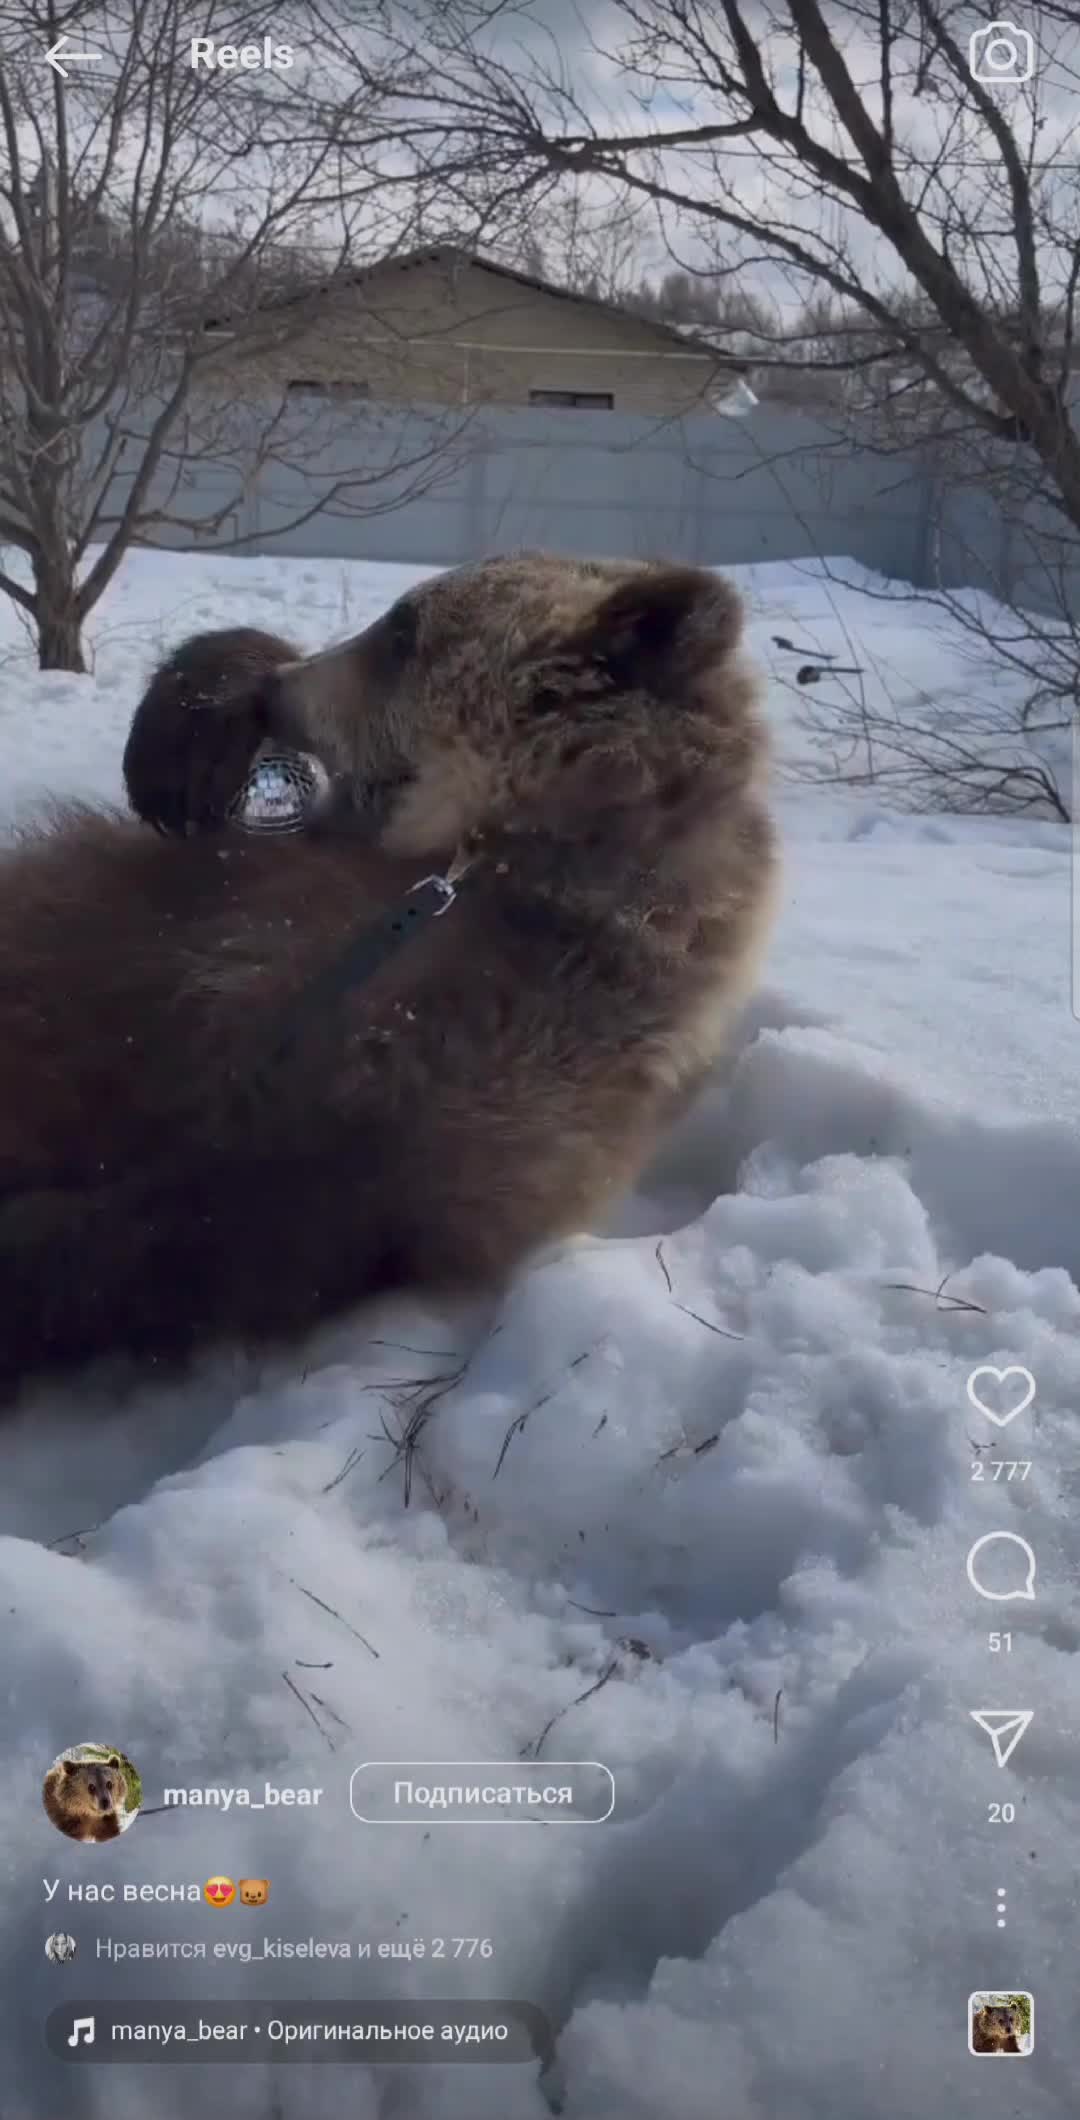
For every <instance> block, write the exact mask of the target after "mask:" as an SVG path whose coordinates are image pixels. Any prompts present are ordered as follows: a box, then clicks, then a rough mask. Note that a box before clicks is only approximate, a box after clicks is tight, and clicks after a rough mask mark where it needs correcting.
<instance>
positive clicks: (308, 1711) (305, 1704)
mask: <svg viewBox="0 0 1080 2120" xmlns="http://www.w3.org/2000/svg"><path fill="white" fill-rule="evenodd" d="M281 1676H282V1678H283V1679H284V1680H285V1684H286V1685H287V1686H288V1689H289V1691H290V1693H295V1695H296V1698H297V1700H298V1701H299V1703H300V1706H301V1707H302V1709H303V1711H304V1713H305V1715H310V1717H311V1720H312V1722H313V1723H314V1725H315V1728H316V1729H317V1731H318V1733H319V1736H320V1737H325V1739H326V1742H327V1744H328V1745H329V1747H330V1750H331V1752H336V1751H337V1746H336V1745H335V1743H334V1740H333V1738H332V1737H331V1735H330V1732H329V1730H324V1729H323V1726H322V1724H321V1722H320V1721H319V1718H318V1716H317V1715H316V1713H315V1710H314V1708H313V1707H312V1705H311V1702H310V1701H307V1700H305V1699H304V1696H303V1694H302V1693H301V1691H300V1688H299V1686H298V1685H296V1684H295V1683H294V1681H293V1680H292V1679H291V1678H290V1677H289V1674H288V1672H287V1671H283V1672H282V1674H281Z"/></svg>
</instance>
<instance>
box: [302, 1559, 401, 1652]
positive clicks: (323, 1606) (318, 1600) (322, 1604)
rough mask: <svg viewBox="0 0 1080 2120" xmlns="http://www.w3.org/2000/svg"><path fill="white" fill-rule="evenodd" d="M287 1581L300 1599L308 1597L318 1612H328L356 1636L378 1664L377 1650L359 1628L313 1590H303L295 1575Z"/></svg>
mask: <svg viewBox="0 0 1080 2120" xmlns="http://www.w3.org/2000/svg"><path fill="white" fill-rule="evenodd" d="M289 1581H290V1583H291V1584H292V1586H293V1589H294V1590H299V1592H300V1595H301V1597H310V1599H311V1602H312V1604H313V1605H318V1607H319V1610H320V1612H329V1614H330V1617H331V1619H337V1620H340V1621H341V1624H342V1626H343V1627H347V1628H348V1630H349V1633H350V1634H354V1635H355V1636H356V1639H357V1641H358V1642H362V1643H363V1645H364V1647H365V1649H366V1650H367V1651H368V1653H369V1655H371V1656H373V1657H374V1658H375V1661H376V1663H378V1661H379V1652H378V1650H377V1649H374V1648H372V1645H371V1643H370V1642H369V1641H368V1638H367V1636H366V1634H361V1632H360V1629H359V1627H354V1626H353V1624H352V1621H351V1620H347V1619H346V1618H345V1617H344V1614H343V1613H341V1612H338V1611H337V1610H336V1608H335V1607H334V1606H333V1605H328V1604H327V1602H326V1600H325V1598H322V1597H316V1595H315V1592H314V1590H305V1588H304V1585H303V1583H298V1582H297V1580H296V1577H295V1575H290V1577H289Z"/></svg>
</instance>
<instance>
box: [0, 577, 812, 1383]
mask: <svg viewBox="0 0 1080 2120" xmlns="http://www.w3.org/2000/svg"><path fill="white" fill-rule="evenodd" d="M740 632H741V612H740V606H739V602H738V599H737V597H736V595H735V592H734V591H733V590H732V588H731V587H730V586H729V584H727V583H726V582H725V581H723V580H722V579H720V578H718V577H717V576H715V575H713V574H711V573H706V572H704V571H699V570H697V569H695V568H690V567H682V566H665V565H661V564H645V563H641V562H598V561H597V562H594V561H585V560H576V559H564V558H556V557H554V556H547V555H542V554H524V555H515V556H511V557H506V558H498V559H493V560H488V561H484V562H481V563H478V564H477V565H474V566H471V567H467V568H462V569H460V570H457V571H455V572H451V573H448V574H444V575H441V576H438V577H436V578H434V579H431V580H428V581H426V582H425V583H423V585H422V586H420V587H418V588H415V589H413V590H411V591H410V592H409V593H408V595H406V596H404V597H402V598H401V599H400V601H399V602H398V603H397V604H395V605H394V606H393V607H392V609H391V610H390V611H388V612H387V613H386V615H385V616H384V617H382V618H380V619H379V620H377V621H376V623H375V624H374V625H372V626H370V627H369V628H368V629H367V631H366V632H364V633H361V634H360V635H359V636H357V638H355V639H353V640H350V641H348V642H346V643H345V644H344V645H343V646H341V647H339V648H335V649H332V650H330V651H329V652H327V653H326V654H323V655H318V656H314V657H311V658H308V659H305V660H301V661H298V662H291V663H288V664H284V663H282V662H281V661H280V660H278V661H277V662H276V663H275V667H274V669H273V670H271V671H270V672H267V671H266V670H265V669H264V670H263V671H262V672H261V673H260V674H259V675H258V676H257V678H256V679H255V681H254V682H253V683H252V684H251V686H250V687H249V688H248V689H247V690H246V691H245V690H243V689H242V688H238V687H236V686H228V687H226V688H225V690H224V692H223V694H222V696H221V698H220V700H219V703H218V705H217V706H216V708H215V709H214V710H213V711H205V712H201V713H194V714H193V713H190V712H188V711H186V710H185V709H184V707H183V705H182V703H177V701H176V699H175V696H174V698H173V703H172V705H171V706H170V705H169V702H168V701H167V700H166V706H165V710H164V711H163V712H162V714H161V716H160V717H159V718H158V721H157V728H156V739H155V740H152V741H151V740H149V739H148V742H147V745H146V748H145V751H144V752H143V754H142V756H141V758H140V763H139V770H138V785H137V790H136V793H137V798H138V804H139V808H140V810H141V812H142V814H143V816H144V817H148V818H150V819H152V820H154V821H155V822H157V823H158V824H159V825H160V826H162V827H163V828H165V830H166V832H167V833H168V835H169V836H165V837H161V836H154V835H152V834H150V833H147V832H145V831H144V830H143V829H142V827H141V826H139V825H137V824H135V823H134V822H132V821H129V820H124V819H123V818H121V817H119V816H115V815H103V814H98V813H94V812H92V811H90V810H78V809H75V810H72V809H69V810H67V811H66V812H62V813H59V814H57V815H56V816H55V817H54V819H53V821H52V824H51V827H50V828H48V829H42V830H40V831H39V832H38V833H37V834H36V835H35V836H31V837H28V838H25V839H24V840H23V841H22V842H21V843H19V844H17V845H16V846H15V847H13V848H12V849H10V850H9V851H7V852H6V854H5V855H4V856H3V857H2V858H0V1317H2V1318H3V1320H4V1329H3V1333H2V1334H0V1388H3V1389H4V1390H5V1391H6V1392H7V1393H8V1394H9V1395H10V1393H11V1392H12V1391H13V1390H14V1389H15V1388H16V1387H17V1386H18V1385H19V1384H20V1383H21V1382H23V1381H24V1380H26V1379H27V1378H30V1377H32V1376H36V1375H39V1374H41V1373H42V1372H46V1371H50V1370H62V1369H66V1368H70V1367H71V1366H73V1365H76V1364H80V1363H83V1362H85V1361H86V1360H87V1359H89V1358H91V1357H94V1356H98V1355H105V1354H111V1353H126V1354H133V1355H135V1356H137V1357H139V1358H140V1359H142V1360H150V1361H154V1362H160V1363H163V1364H164V1363H172V1362H175V1361H176V1360H178V1359H183V1358H185V1357H187V1356H189V1355H190V1354H191V1353H192V1352H193V1351H194V1350H196V1349H198V1348H201V1347H203V1346H206V1345H208V1344H211V1343H213V1342H215V1341H221V1340H231V1341H237V1340H239V1341H241V1342H248V1343H268V1342H273V1341H282V1340H287V1339H289V1338H292V1337H294V1336H296V1335H298V1334H301V1333H303V1332H305V1331H306V1330H308V1329H309V1328H311V1327H312V1326H314V1325H315V1324H316V1323H317V1322H318V1321H320V1320H321V1319H325V1318H328V1317H331V1316H333V1315H335V1314H336V1313H340V1312H342V1311H343V1310H345V1309H347V1308H349V1307H350V1306H352V1305H354V1304H355V1303H356V1302H358V1301H359V1300H360V1299H361V1298H362V1297H364V1296H365V1295H367V1294H370V1293H371V1292H373V1291H375V1290H381V1289H388V1288H400V1287H411V1288H416V1289H422V1290H427V1291H431V1292H438V1291H453V1290H463V1291H464V1290H471V1291H484V1292H490V1293H496V1292H497V1291H498V1290H499V1289H500V1288H501V1287H502V1286H503V1285H504V1284H505V1282H506V1280H507V1278H508V1277H509V1276H510V1275H511V1274H512V1273H513V1271H514V1269H515V1268H516V1267H517V1266H518V1265H519V1264H520V1263H521V1262H522V1260H523V1259H525V1258H526V1256H527V1255H528V1254H529V1253H530V1252H532V1251H533V1250H534V1249H536V1248H538V1247H540V1246H542V1245H544V1244H546V1243H548V1242H550V1241H551V1240H553V1239H557V1238H559V1237H561V1236H563V1235H565V1234H567V1233H569V1232H571V1231H576V1230H578V1229H580V1228H582V1227H583V1226H587V1225H588V1224H589V1222H590V1221H595V1219H596V1218H598V1217H602V1216H604V1215H605V1213H606V1212H607V1210H608V1208H609V1206H610V1205H611V1204H612V1203H613V1202H614V1200H615V1199H616V1198H617V1197H618V1195H619V1193H620V1192H621V1191H622V1190H623V1189H624V1188H625V1187H627V1186H628V1185H629V1184H630V1182H631V1181H632V1179H633V1178H634V1176H635V1174H636V1173H637V1172H638V1170H639V1169H640V1167H641V1166H642V1165H643V1163H644V1162H645V1160H646V1159H647V1157H648V1155H649V1154H650V1152H651V1150H652V1148H653V1146H654V1144H655V1141H656V1138H657V1135H658V1133H659V1132H660V1131H661V1130H662V1128H663V1126H664V1123H665V1120H666V1118H667V1115H668V1113H669V1112H670V1109H671V1104H672V1100H673V1098H676V1097H677V1096H679V1095H680V1094H681V1093H684V1092H685V1089H686V1086H687V1084H688V1083H692V1082H693V1081H694V1080H695V1079H697V1078H698V1077H699V1076H700V1075H701V1074H702V1072H703V1071H704V1070H705V1069H707V1067H708V1065H709V1064H710V1062H711V1060H712V1059H713V1057H714V1056H715V1055H716V1053H717V1051H718V1049H719V1047H720V1045H721V1043H722V1041H723V1038H724V1034H725V1031H726V1028H727V1026H728V1025H729V1024H730V1022H731V1019H732V1016H733V1015H734V1013H735V1012H736V1011H737V1009H738V1007H739V1004H740V1003H741V1001H742V1000H743V998H744V996H745V994H746V992H747V989H748V986H749V984H750V982H751V981H752V979H753V977H754V973H755V970H756V967H757V963H758V960H759V956H760V953H761V949H762V945H763V942H764V939H765V935H766V931H767V927H768V921H769V914H770V910H771V906H772V902H773V884H774V876H775V867H776V862H775V850H774V835H773V830H772V826H771V823H770V818H769V814H768V810H767V807H766V802H765V798H764V793H763V789H762V777H763V770H764V765H765V754H766V746H765V739H764V735H763V731H762V726H761V722H760V720H759V716H758V712H757V705H756V688H755V683H754V680H753V678H752V677H751V676H750V675H749V674H748V672H747V670H746V668H745V667H744V665H743V664H742V662H741V660H740V656H739V637H740ZM174 708H175V711H174ZM147 727H148V728H149V723H147ZM267 740H273V741H275V742H278V743H284V744H293V745H296V746H297V747H298V748H300V749H302V750H306V751H309V752H311V753H313V754H314V755H315V756H316V757H317V758H319V759H321V760H322V762H323V764H324V765H325V767H326V768H327V770H328V772H329V773H330V774H331V775H332V776H333V777H334V778H335V780H336V781H337V782H339V783H340V784H343V785H344V786H345V787H346V789H347V790H348V796H349V801H350V804H351V811H352V815H353V821H354V827H355V829H354V830H353V831H352V832H351V833H349V834H331V835H328V836H325V837H322V838H319V837H317V836H313V835H308V834H300V835H296V836H293V837H290V838H283V839H275V840H269V841H268V840H259V839H252V838H248V837H245V836H243V835H241V834H238V833H231V832H229V831H227V830H223V829H222V828H223V827H224V825H225V823H226V820H227V819H228V817H229V815H230V811H231V806H232V804H233V803H234V801H235V798H236V793H237V789H238V787H239V786H240V785H241V784H242V783H243V781H244V778H245V775H246V774H247V772H248V770H249V768H250V765H251V761H252V759H253V758H254V757H255V755H256V754H257V752H258V750H259V748H260V746H261V745H263V744H264V743H265V742H266V741H267ZM192 827H194V828H195V829H196V831H197V832H198V833H199V834H200V836H198V837H192V836H190V835H191V830H192ZM172 835H183V836H172ZM204 835H209V836H204ZM455 860H457V861H458V862H459V863H464V862H466V861H467V862H468V863H469V864H470V866H469V867H468V870H467V873H466V874H465V875H464V878H463V880H462V883H461V886H460V892H459V895H458V897H457V899H456V900H455V901H454V902H453V903H448V902H446V901H445V900H444V899H442V898H440V906H441V907H442V911H441V917H439V918H428V919H426V920H423V921H420V922H418V923H414V924H413V931H412V933H411V935H409V937H408V939H406V940H405V941H404V942H403V943H402V944H401V946H400V947H396V948H395V949H394V950H393V953H392V954H390V955H386V954H385V952H384V953H383V956H382V961H380V962H378V963H377V964H376V966H375V968H374V969H373V968H372V965H371V963H370V962H369V963H368V964H367V967H366V969H365V970H364V971H363V973H362V975H361V974H359V973H357V972H356V970H355V967H354V968H353V969H352V970H350V968H349V965H348V963H347V953H348V952H349V951H350V950H353V949H354V948H355V947H356V937H357V935H358V933H359V934H360V935H363V934H364V933H365V931H367V930H369V929H370V925H371V923H372V922H373V921H374V920H375V919H376V918H377V917H378V916H383V915H389V916H392V919H393V923H394V926H395V929H396V930H398V931H402V932H403V931H405V930H407V929H408V928H409V925H410V919H411V916H412V914H414V913H415V912H416V910H417V906H418V901H417V900H416V896H415V887H416V886H417V885H418V884H420V883H421V882H422V881H423V879H424V878H425V877H427V876H428V875H429V874H430V873H431V872H442V871H444V870H445V869H446V868H447V866H448V865H450V864H452V863H454V862H455ZM429 896H430V894H429Z"/></svg>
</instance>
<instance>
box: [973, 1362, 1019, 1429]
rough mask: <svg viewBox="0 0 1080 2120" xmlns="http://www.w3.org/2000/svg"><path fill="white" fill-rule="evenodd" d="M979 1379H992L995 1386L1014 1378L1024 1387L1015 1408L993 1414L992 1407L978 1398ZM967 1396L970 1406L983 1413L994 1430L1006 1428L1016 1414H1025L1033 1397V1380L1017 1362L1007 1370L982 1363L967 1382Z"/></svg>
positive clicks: (990, 1363)
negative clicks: (991, 1423) (992, 1424)
mask: <svg viewBox="0 0 1080 2120" xmlns="http://www.w3.org/2000/svg"><path fill="white" fill-rule="evenodd" d="M980 1377H993V1379H994V1382H995V1384H1006V1383H1007V1382H1008V1380H1009V1378H1010V1377H1015V1378H1016V1379H1017V1381H1018V1383H1022V1384H1023V1387H1024V1388H1023V1391H1022V1393H1021V1395H1020V1397H1019V1398H1018V1399H1017V1401H1016V1404H1015V1406H1009V1407H1008V1408H1007V1409H1006V1411H1005V1412H1004V1413H995V1411H994V1409H993V1407H992V1406H988V1405H987V1403H986V1400H985V1399H981V1398H980V1397H979V1389H978V1386H979V1378H980ZM967 1395H968V1397H969V1399H970V1400H971V1403H972V1405H973V1406H974V1407H976V1408H977V1409H978V1411H979V1412H980V1413H984V1414H985V1415H986V1418H987V1420H988V1421H993V1423H994V1426H995V1428H1007V1427H1008V1425H1009V1422H1010V1421H1015V1419H1016V1416H1017V1414H1018V1413H1026V1411H1027V1409H1028V1407H1029V1406H1030V1404H1031V1402H1032V1399H1033V1398H1034V1397H1035V1379H1034V1377H1033V1376H1032V1374H1031V1371H1030V1369H1021V1368H1020V1365H1019V1363H1017V1362H1013V1363H1012V1364H1011V1365H1010V1367H1009V1368H1008V1369H995V1368H994V1366H993V1363H992V1362H984V1363H983V1364H982V1366H981V1368H979V1369H973V1370H972V1372H971V1375H970V1376H969V1378H968V1380H967Z"/></svg>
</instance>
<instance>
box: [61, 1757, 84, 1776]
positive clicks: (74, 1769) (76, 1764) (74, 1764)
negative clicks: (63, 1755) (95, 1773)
mask: <svg viewBox="0 0 1080 2120" xmlns="http://www.w3.org/2000/svg"><path fill="white" fill-rule="evenodd" d="M81 1766H82V1761H81V1759H65V1761H64V1772H65V1774H77V1773H78V1772H79V1769H80V1767H81Z"/></svg>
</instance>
